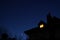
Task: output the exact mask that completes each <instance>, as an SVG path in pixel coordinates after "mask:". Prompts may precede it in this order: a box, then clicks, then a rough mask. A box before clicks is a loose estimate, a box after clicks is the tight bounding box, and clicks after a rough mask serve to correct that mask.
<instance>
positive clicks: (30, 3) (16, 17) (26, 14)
mask: <svg viewBox="0 0 60 40" xmlns="http://www.w3.org/2000/svg"><path fill="white" fill-rule="evenodd" d="M49 11H50V12H51V15H52V16H56V17H58V18H60V0H0V25H1V26H3V28H6V29H7V30H8V34H9V35H10V36H12V37H14V36H15V35H17V37H19V36H20V37H23V39H24V40H25V38H26V35H25V34H24V31H25V30H28V29H31V28H34V27H36V26H37V24H38V22H39V21H40V20H43V21H44V22H46V15H47V14H48V12H49Z"/></svg>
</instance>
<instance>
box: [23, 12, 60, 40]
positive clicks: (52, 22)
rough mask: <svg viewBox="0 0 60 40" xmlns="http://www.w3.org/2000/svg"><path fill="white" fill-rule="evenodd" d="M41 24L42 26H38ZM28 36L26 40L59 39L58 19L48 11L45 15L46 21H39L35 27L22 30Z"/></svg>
mask: <svg viewBox="0 0 60 40" xmlns="http://www.w3.org/2000/svg"><path fill="white" fill-rule="evenodd" d="M41 24H43V25H44V27H43V28H40V25H41ZM24 33H25V34H27V35H28V36H29V39H27V40H58V39H60V38H59V37H60V35H59V34H58V33H60V19H59V18H57V17H55V16H53V17H52V16H51V14H50V12H49V13H48V15H47V23H45V22H43V21H40V22H39V23H38V26H37V27H36V28H32V29H30V30H27V31H24Z"/></svg>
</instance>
